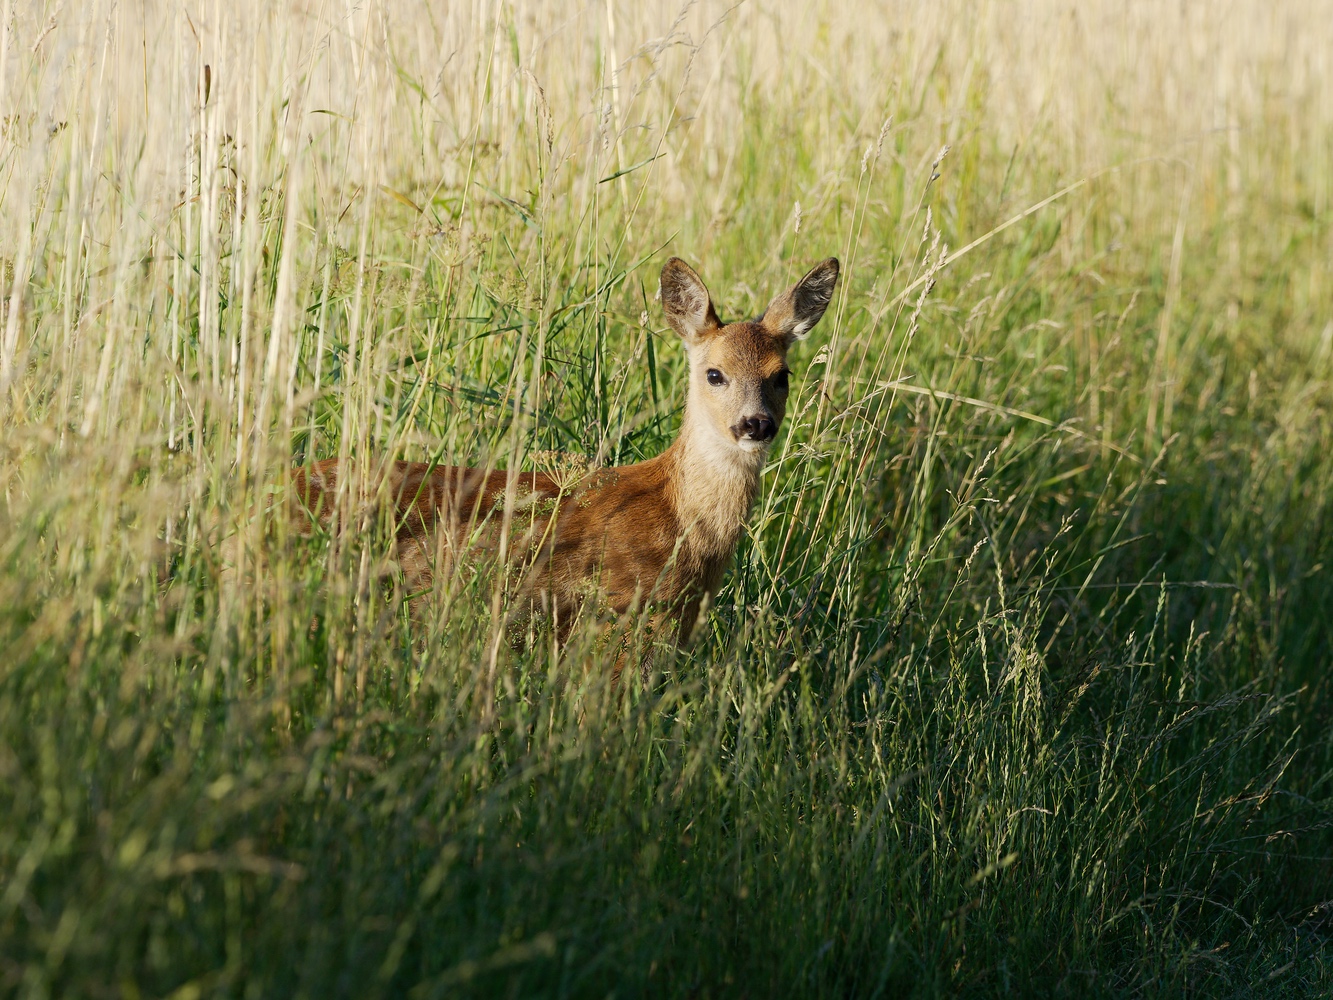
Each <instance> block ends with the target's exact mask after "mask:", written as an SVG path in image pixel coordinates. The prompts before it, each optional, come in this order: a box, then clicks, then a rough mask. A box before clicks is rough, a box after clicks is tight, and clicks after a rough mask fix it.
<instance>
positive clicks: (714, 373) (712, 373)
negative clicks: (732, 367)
mask: <svg viewBox="0 0 1333 1000" xmlns="http://www.w3.org/2000/svg"><path fill="white" fill-rule="evenodd" d="M708 384H709V385H726V384H727V380H726V379H725V378H724V377H723V375H722V373H721V372H720V371H718V370H717V369H716V368H710V369H708Z"/></svg>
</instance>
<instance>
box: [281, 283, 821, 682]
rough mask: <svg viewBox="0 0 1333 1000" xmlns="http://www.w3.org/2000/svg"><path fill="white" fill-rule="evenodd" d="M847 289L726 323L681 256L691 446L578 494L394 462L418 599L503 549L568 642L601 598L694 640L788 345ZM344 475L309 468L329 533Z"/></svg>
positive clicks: (756, 466)
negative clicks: (447, 573) (644, 606)
mask: <svg viewBox="0 0 1333 1000" xmlns="http://www.w3.org/2000/svg"><path fill="white" fill-rule="evenodd" d="M837 280H838V261H837V259H836V258H832V257H830V258H829V259H828V260H825V261H823V262H822V263H820V264H818V265H816V266H815V267H814V268H813V269H812V270H811V271H810V272H809V273H808V274H806V275H805V277H803V278H802V279H801V280H800V281H798V282H797V283H796V284H795V285H793V286H792V287H791V288H790V289H788V290H787V291H786V292H784V293H782V294H781V295H779V296H777V297H776V298H775V299H773V301H772V302H771V303H769V306H768V308H767V309H766V310H765V311H764V314H763V315H762V316H760V317H759V318H758V319H757V320H754V321H751V322H746V321H741V322H736V323H728V324H726V325H723V324H722V322H721V321H720V320H719V319H718V317H717V312H716V311H715V310H714V308H713V302H712V299H711V298H710V297H709V294H708V289H707V288H706V287H704V283H703V281H701V280H700V278H699V276H698V275H697V274H695V272H694V271H693V270H692V269H691V268H690V266H689V265H688V264H686V263H685V262H684V261H682V260H680V259H679V258H676V257H673V258H671V259H670V260H668V261H667V262H666V265H665V266H664V267H663V268H662V278H661V298H662V307H663V310H664V312H665V313H666V319H667V322H668V323H669V324H670V325H671V327H672V329H674V330H675V331H676V333H678V334H679V335H680V338H681V340H683V341H684V342H685V350H686V352H687V354H688V357H689V380H690V381H689V391H688V395H687V397H686V402H685V416H684V420H683V422H682V425H681V429H680V434H679V435H678V436H677V437H676V440H675V441H674V442H673V443H672V444H671V446H670V447H668V448H667V449H666V451H664V452H663V453H662V454H661V455H659V456H658V457H657V458H653V459H649V460H648V461H646V462H639V463H637V464H635V465H626V466H618V467H613V468H605V469H599V470H595V471H592V472H590V473H588V474H587V475H586V476H584V477H583V478H582V479H581V480H578V481H577V482H574V483H572V484H571V483H570V482H568V481H567V480H564V479H561V478H559V477H554V476H551V475H547V474H545V473H541V472H519V473H513V472H503V471H496V472H487V471H486V470H484V469H471V468H461V467H456V466H437V465H431V464H428V463H423V462H395V463H393V464H392V465H391V466H389V467H388V468H387V469H385V470H384V472H383V473H382V475H381V477H380V478H379V479H378V480H376V481H375V482H374V483H373V484H372V488H373V489H374V491H375V494H376V495H377V496H378V497H380V498H384V497H385V496H386V494H387V498H388V499H389V500H391V501H392V503H393V513H394V516H395V522H394V523H395V526H396V528H395V535H396V537H395V544H396V546H397V550H398V551H397V556H398V561H399V564H400V566H401V569H402V572H403V575H404V579H405V583H406V585H407V587H408V588H409V590H410V591H422V590H423V589H425V588H429V587H430V585H431V581H432V580H433V577H434V568H435V567H437V566H438V567H439V568H440V569H441V570H443V569H445V568H446V567H449V566H451V565H452V564H454V563H456V561H457V560H458V559H459V557H460V556H461V555H463V554H464V553H466V552H467V551H469V550H482V551H483V552H484V551H487V550H489V551H491V552H493V553H495V554H496V555H498V556H499V557H500V558H502V559H504V560H505V561H507V563H508V564H509V566H510V567H511V570H513V571H515V574H514V576H513V577H511V578H512V579H517V580H518V581H520V583H519V593H520V594H522V595H526V596H527V598H528V599H529V600H530V601H531V603H532V605H533V609H534V610H536V609H541V611H542V612H544V614H545V615H547V616H549V617H550V618H552V619H553V624H554V628H555V631H556V635H557V638H558V640H563V639H564V638H565V636H566V635H567V634H568V628H569V624H570V623H571V622H572V620H573V619H574V617H575V615H576V614H577V613H578V611H579V610H580V608H581V606H582V604H583V603H584V601H585V600H586V599H588V598H589V597H590V596H593V597H595V598H596V599H599V600H600V601H601V602H602V603H603V604H604V605H605V606H607V607H609V608H610V609H611V610H613V611H615V612H617V613H618V614H623V613H624V612H626V611H628V610H630V609H631V608H632V607H634V606H636V605H637V604H638V603H639V602H653V603H654V604H655V605H657V606H658V607H659V608H660V610H659V611H658V612H657V614H656V615H655V619H657V620H660V621H662V622H663V623H664V624H668V623H672V622H674V625H675V628H676V637H677V641H678V642H680V643H684V642H686V641H687V640H688V639H689V636H690V633H691V632H692V631H693V629H694V627H695V625H696V623H697V621H698V618H699V613H700V609H701V606H703V605H702V602H704V601H706V600H708V599H709V597H710V595H712V594H713V593H715V592H716V590H717V588H718V585H719V584H720V583H721V580H722V574H723V572H724V571H725V570H726V567H727V564H728V563H729V562H730V561H731V558H732V555H733V553H734V552H735V550H736V543H737V542H738V541H739V539H740V534H741V532H742V531H743V530H744V527H745V521H746V519H747V517H748V516H749V513H750V507H751V505H752V503H753V502H754V498H755V494H756V492H757V491H758V487H759V472H760V469H761V467H762V465H763V462H764V457H765V455H766V454H767V452H768V449H769V446H770V445H771V444H772V443H773V439H774V437H775V436H776V435H777V432H778V427H779V426H780V425H781V424H782V417H783V414H784V413H785V411H786V404H787V379H788V375H789V374H790V372H789V370H788V368H787V349H788V348H789V347H790V346H791V344H792V342H793V341H795V340H798V339H800V338H803V337H804V336H806V335H807V334H808V333H809V332H810V329H811V328H812V327H813V326H814V325H815V324H816V323H817V322H819V319H820V317H821V316H823V315H824V310H825V309H826V308H827V307H828V304H829V301H830V300H831V299H832V297H833V289H834V286H835V285H836V284H837ZM344 471H345V470H343V469H342V468H341V467H340V465H339V461H338V460H337V459H334V460H331V461H326V462H320V463H317V464H316V465H314V466H312V467H311V468H309V469H302V470H298V471H297V472H296V473H295V476H294V480H295V494H296V498H295V499H296V502H297V503H298V504H303V505H304V510H302V509H301V507H299V506H298V507H296V509H295V513H297V514H298V516H306V517H310V516H313V517H314V518H316V519H317V520H319V521H321V522H324V523H328V522H329V521H330V520H331V519H332V518H333V517H334V512H335V508H336V506H337V504H336V502H335V501H336V496H337V489H338V483H339V479H340V477H342V478H347V477H345V476H343V473H344ZM381 491H382V492H381ZM618 670H619V664H617V672H618Z"/></svg>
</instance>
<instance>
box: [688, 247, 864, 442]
mask: <svg viewBox="0 0 1333 1000" xmlns="http://www.w3.org/2000/svg"><path fill="white" fill-rule="evenodd" d="M837 281H838V261H837V260H836V259H835V258H832V257H830V258H829V259H828V260H826V261H824V262H823V263H821V264H818V265H816V266H815V268H814V269H813V270H811V271H810V273H809V274H807V275H806V276H805V277H804V278H802V279H801V280H800V281H798V282H797V283H796V284H795V285H793V286H792V287H791V288H790V289H788V290H787V291H786V292H784V293H783V294H781V295H779V296H778V297H777V298H775V299H774V300H773V301H772V302H771V303H769V306H768V308H767V309H766V310H764V315H763V316H761V317H759V319H757V320H755V321H753V322H740V323H729V324H727V325H726V326H723V325H722V324H721V322H720V321H719V320H718V318H717V313H716V312H715V311H714V309H713V302H712V299H711V298H710V296H709V294H708V289H707V288H706V287H704V283H703V281H701V280H700V278H699V276H698V275H697V274H695V273H694V271H693V270H692V269H691V268H690V266H689V265H688V264H686V263H685V262H684V261H682V260H680V259H679V258H676V257H673V258H671V260H669V261H667V263H666V266H665V267H663V268H662V305H663V309H664V310H665V312H666V318H667V322H668V323H670V324H671V326H672V328H673V329H674V330H675V331H676V332H677V333H678V334H680V336H681V339H682V340H684V342H685V347H686V350H687V351H688V352H689V358H690V387H689V399H688V401H687V403H686V410H687V417H688V419H691V420H699V419H701V418H702V420H703V422H704V424H705V425H706V426H707V427H708V428H709V429H710V430H711V431H712V434H713V436H714V438H715V439H716V440H718V441H719V443H721V444H723V445H724V446H730V447H732V448H735V449H737V450H739V451H740V452H742V453H745V452H749V453H762V452H764V451H766V450H767V449H768V446H769V445H770V444H771V443H772V441H773V439H774V438H775V437H776V436H777V433H778V427H779V426H780V425H781V424H782V418H783V416H784V415H785V413H786V411H787V382H788V378H789V376H790V374H791V373H790V371H789V370H788V368H787V349H788V348H789V347H790V346H791V344H792V342H793V341H795V340H798V339H801V338H803V337H805V336H806V334H808V333H809V332H810V329H811V328H812V327H813V326H814V325H815V324H816V323H818V322H819V318H820V317H821V316H823V315H824V310H825V309H827V308H828V304H829V301H830V300H831V299H832V297H833V289H834V286H835V285H836V284H837Z"/></svg>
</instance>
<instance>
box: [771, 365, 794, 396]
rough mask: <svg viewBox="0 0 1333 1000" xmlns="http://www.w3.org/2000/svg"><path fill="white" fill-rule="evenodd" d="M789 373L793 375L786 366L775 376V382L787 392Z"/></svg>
mask: <svg viewBox="0 0 1333 1000" xmlns="http://www.w3.org/2000/svg"><path fill="white" fill-rule="evenodd" d="M789 375H791V372H789V371H787V369H785V368H784V369H782V371H780V372H778V373H777V374H776V375H774V376H773V384H774V385H775V386H777V387H778V388H779V389H782V390H783V391H784V392H785V391H786V389H787V378H788V376H789Z"/></svg>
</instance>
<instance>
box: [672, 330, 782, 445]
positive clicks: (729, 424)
mask: <svg viewBox="0 0 1333 1000" xmlns="http://www.w3.org/2000/svg"><path fill="white" fill-rule="evenodd" d="M790 374H791V373H790V371H788V369H787V344H786V342H785V341H783V340H782V339H780V338H778V337H774V336H773V335H772V334H771V333H769V332H768V330H767V329H766V328H765V327H764V326H763V325H762V324H760V323H731V324H729V325H727V326H724V327H721V328H720V329H719V330H718V331H717V333H716V334H714V335H713V336H711V337H707V338H705V339H704V340H703V341H702V342H701V343H699V344H698V345H696V346H694V347H692V348H690V399H691V401H692V402H693V401H696V400H697V401H698V402H699V403H701V404H702V406H701V409H702V411H703V412H704V413H705V414H707V419H708V423H709V424H710V425H712V426H713V427H714V428H715V429H716V430H717V431H719V432H721V433H722V434H723V436H724V437H725V436H726V435H730V437H731V439H732V440H733V441H734V442H735V444H736V446H737V447H738V448H740V449H741V450H742V451H762V450H763V449H765V448H767V446H768V445H769V444H770V443H771V442H772V440H773V439H774V438H775V437H777V433H778V427H779V425H781V423H782V418H783V415H784V414H785V413H786V412H787V381H788V378H789V376H790Z"/></svg>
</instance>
